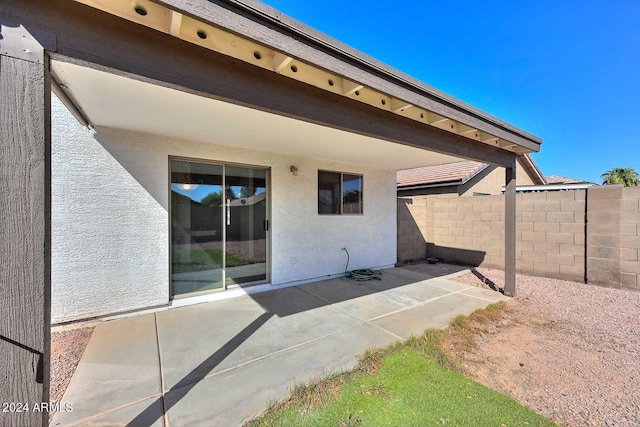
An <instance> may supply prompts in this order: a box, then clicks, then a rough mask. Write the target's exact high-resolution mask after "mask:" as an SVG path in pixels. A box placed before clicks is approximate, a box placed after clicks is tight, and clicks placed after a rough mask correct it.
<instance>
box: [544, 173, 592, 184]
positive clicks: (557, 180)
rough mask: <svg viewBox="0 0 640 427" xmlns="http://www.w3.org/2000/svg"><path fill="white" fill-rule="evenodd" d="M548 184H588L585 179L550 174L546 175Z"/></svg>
mask: <svg viewBox="0 0 640 427" xmlns="http://www.w3.org/2000/svg"><path fill="white" fill-rule="evenodd" d="M546 178H547V183H548V184H590V183H589V182H587V181H583V180H581V179H573V178H567V177H566V176H560V175H551V176H548V177H546Z"/></svg>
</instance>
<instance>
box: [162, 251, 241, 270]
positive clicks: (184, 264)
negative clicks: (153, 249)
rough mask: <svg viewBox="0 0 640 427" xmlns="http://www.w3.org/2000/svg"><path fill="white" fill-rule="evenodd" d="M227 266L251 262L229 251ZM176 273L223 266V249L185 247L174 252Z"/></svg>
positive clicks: (173, 267)
mask: <svg viewBox="0 0 640 427" xmlns="http://www.w3.org/2000/svg"><path fill="white" fill-rule="evenodd" d="M226 261H227V267H236V266H238V265H246V264H251V263H252V261H247V260H244V259H241V258H237V257H235V256H233V255H231V254H230V253H228V252H227V260H226ZM172 262H173V266H172V271H173V272H174V273H185V272H190V271H202V270H211V269H214V268H221V267H222V250H221V249H183V250H181V251H175V252H173V261H172Z"/></svg>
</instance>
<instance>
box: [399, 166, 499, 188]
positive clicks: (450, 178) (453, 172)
mask: <svg viewBox="0 0 640 427" xmlns="http://www.w3.org/2000/svg"><path fill="white" fill-rule="evenodd" d="M487 166H488V165H487V164H485V163H481V162H474V161H471V160H469V161H462V162H455V163H449V164H446V165H437V166H423V167H419V168H413V169H405V170H401V171H398V173H397V175H396V181H397V184H398V185H399V186H407V185H426V184H436V183H443V182H451V183H452V184H458V183H461V182H466V181H468V180H469V179H471V178H472V177H473V176H475V175H476V174H477V173H478V172H480V171H481V170H482V169H484V168H486V167H487Z"/></svg>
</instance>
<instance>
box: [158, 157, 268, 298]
mask: <svg viewBox="0 0 640 427" xmlns="http://www.w3.org/2000/svg"><path fill="white" fill-rule="evenodd" d="M172 160H177V161H182V162H190V163H201V164H207V165H216V166H222V192H223V195H224V194H225V192H226V188H227V187H226V178H227V166H231V167H240V168H247V169H259V170H264V171H265V187H266V188H265V191H266V193H267V197H266V207H265V209H266V212H265V216H266V221H267V227H268V228H267V230H266V233H265V279H263V280H257V281H254V282H247V283H243V284H242V286H254V285H261V284H266V283H271V229H272V225H271V167H269V166H264V165H254V164H249V163H236V162H226V161H222V160H211V159H202V158H197V157H184V156H169V158H168V161H167V169H168V174H167V175H168V179H167V181H168V185H167V195H168V200H167V202H168V203H167V212H168V215H169V221H168V223H169V224H168V226H169V259H168V260H167V261H168V263H169V301H171V300H174V299H182V298H190V297H194V296H200V295H206V294H211V293H217V292H224V291H226V290H228V289H230V288H231V289H236V288H239V287H241V286H240V285H237V284H235V285H231V286H229V285H227V272H226V268H227V260H226V258H227V221H228V218H227V209H228V206H227V200H226V199H227V198H226V197H223V198H222V200H223V206H222V288H221V289H212V290H206V291H199V292H190V293H188V294H179V295H175V293H174V291H173V271H172V270H173V216H172V215H173V212H172V204H173V201H172V197H173V196H172V190H171V184H172V182H171V161H172Z"/></svg>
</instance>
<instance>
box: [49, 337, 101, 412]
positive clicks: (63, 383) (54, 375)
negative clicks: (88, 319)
mask: <svg viewBox="0 0 640 427" xmlns="http://www.w3.org/2000/svg"><path fill="white" fill-rule="evenodd" d="M94 328H95V326H87V327H78V328H72V329H59V330H53V331H52V332H51V392H50V398H49V400H50V401H51V402H52V403H53V402H62V397H63V396H64V392H65V391H66V390H67V386H68V385H69V381H71V377H72V376H73V373H74V372H75V371H76V366H78V362H80V358H81V357H82V353H84V349H85V347H86V346H87V344H88V343H89V339H90V338H91V334H92V333H93V330H94ZM62 403H65V402H62ZM50 415H53V412H52V413H51V414H50Z"/></svg>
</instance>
